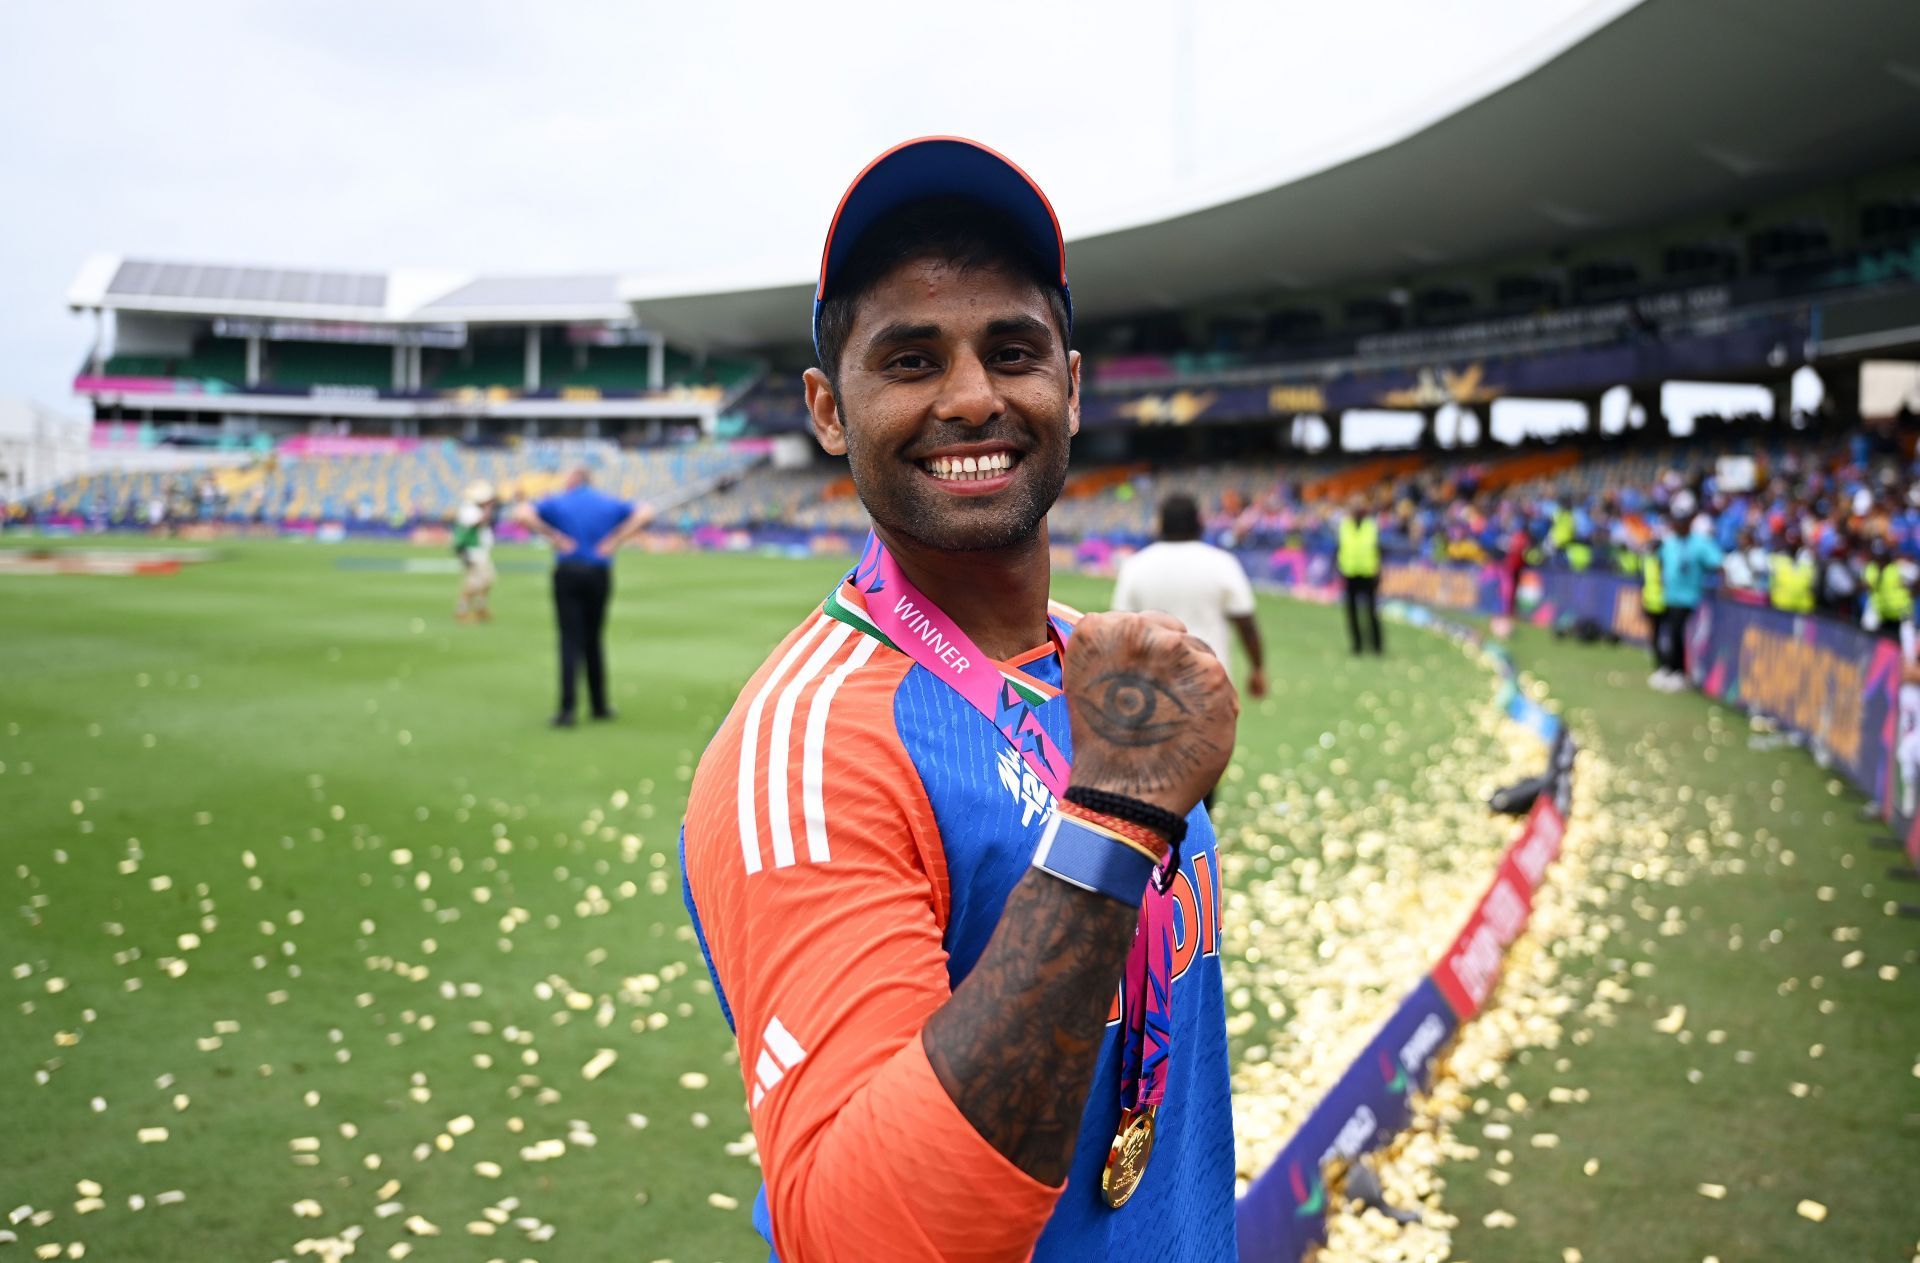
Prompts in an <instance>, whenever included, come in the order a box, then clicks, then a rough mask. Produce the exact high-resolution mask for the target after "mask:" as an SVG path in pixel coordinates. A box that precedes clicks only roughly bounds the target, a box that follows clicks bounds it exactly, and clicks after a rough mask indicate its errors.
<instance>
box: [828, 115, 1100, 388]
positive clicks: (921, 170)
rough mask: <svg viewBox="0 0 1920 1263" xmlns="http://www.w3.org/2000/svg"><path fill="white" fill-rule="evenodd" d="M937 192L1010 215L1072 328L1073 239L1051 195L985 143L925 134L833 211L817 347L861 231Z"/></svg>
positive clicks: (898, 149) (860, 181)
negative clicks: (1054, 286) (1051, 278)
mask: <svg viewBox="0 0 1920 1263" xmlns="http://www.w3.org/2000/svg"><path fill="white" fill-rule="evenodd" d="M932 197H966V198H971V199H973V200H974V201H977V202H981V203H983V204H985V205H987V206H990V207H992V208H993V209H994V210H997V211H999V212H1001V213H1002V214H1004V215H1005V216H1007V218H1008V219H1009V220H1011V221H1012V223H1013V226H1014V230H1015V231H1016V232H1018V233H1019V235H1020V238H1021V241H1022V243H1023V244H1024V245H1025V246H1026V247H1027V249H1028V250H1030V251H1031V252H1032V254H1033V257H1034V258H1036V259H1038V260H1039V261H1040V262H1041V263H1042V264H1044V265H1046V267H1047V268H1048V270H1049V272H1052V273H1057V274H1058V280H1059V285H1060V293H1061V294H1062V295H1063V296H1064V297H1065V299H1066V303H1067V321H1068V328H1069V331H1071V327H1072V321H1073V292H1072V291H1071V290H1069V289H1068V288H1067V243H1066V240H1065V238H1063V237H1062V236H1061V235H1060V220H1059V218H1058V217H1056V216H1055V215H1054V213H1053V204H1052V203H1051V202H1049V201H1047V195H1046V194H1045V193H1042V192H1041V191H1040V186H1039V185H1038V184H1035V183H1034V182H1033V177H1031V176H1029V175H1028V174H1027V173H1026V172H1025V171H1022V170H1021V169H1020V168H1019V167H1017V166H1015V165H1014V164H1013V163H1012V162H1009V161H1008V160H1007V159H1006V158H1005V157H1003V156H1002V155H1000V154H998V153H995V152H994V151H993V150H991V149H989V148H987V147H986V146H985V145H982V144H980V143H978V142H976V141H971V140H966V139H964V138H962V137H959V136H922V137H921V138H920V139H918V140H909V141H904V142H902V143H900V144H898V145H895V146H894V147H893V148H891V149H889V150H887V151H886V152H885V153H883V154H881V155H880V156H879V157H878V158H875V159H874V160H873V161H872V162H870V163H868V164H867V166H866V169H865V170H864V171H862V172H861V173H860V174H859V175H857V176H855V177H854V178H853V183H852V184H850V185H848V186H847V191H846V194H845V195H844V196H843V197H841V199H840V205H839V207H838V208H837V209H836V210H835V211H834V212H833V223H832V224H830V225H829V226H828V228H827V244H826V248H825V249H823V250H822V251H821V252H820V283H819V285H818V286H816V287H815V289H814V291H813V347H814V350H815V351H816V352H818V351H819V349H820V308H821V306H822V305H823V304H824V303H825V302H826V300H827V298H828V296H829V295H830V294H831V293H832V292H833V283H834V280H835V279H836V278H837V277H838V276H839V274H840V272H841V270H842V269H843V268H844V267H845V266H846V262H847V260H848V259H849V258H850V257H852V255H853V249H854V247H855V246H856V245H858V244H859V241H860V238H861V236H862V235H864V234H865V233H866V231H867V229H869V228H871V227H873V226H874V224H876V223H878V222H879V221H880V219H881V218H882V217H883V216H885V215H886V214H888V213H889V212H891V211H893V210H896V209H898V208H899V207H902V206H906V205H908V204H910V203H913V202H919V201H924V200H926V199H927V198H932Z"/></svg>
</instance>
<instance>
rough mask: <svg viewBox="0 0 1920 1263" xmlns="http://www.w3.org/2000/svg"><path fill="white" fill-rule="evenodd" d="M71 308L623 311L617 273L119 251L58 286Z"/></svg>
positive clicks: (533, 315) (602, 315) (405, 320)
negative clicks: (176, 257) (194, 257)
mask: <svg viewBox="0 0 1920 1263" xmlns="http://www.w3.org/2000/svg"><path fill="white" fill-rule="evenodd" d="M67 303H68V305H69V306H71V307H74V308H77V309H81V310H108V311H127V312H137V313H140V314H145V315H174V316H257V317H262V318H266V319H284V320H338V321H351V322H355V323H391V324H437V323H444V322H451V321H463V322H466V323H468V324H495V323H497V324H541V323H562V322H567V321H599V320H626V319H630V318H631V316H632V312H631V310H630V309H629V308H628V307H627V305H626V303H625V302H624V301H623V300H622V299H621V297H620V278H619V277H618V276H616V275H614V274H612V273H602V274H599V275H592V276H468V275H463V274H460V273H444V272H423V271H396V272H391V273H377V272H374V273H368V272H328V271H316V270H313V269H306V268H273V267H237V266H232V265H228V264H217V263H203V262H202V263H196V262H182V261H162V260H154V259H123V258H120V257H119V256H117V255H96V256H94V257H93V258H91V259H89V260H87V262H86V265H85V266H84V267H82V268H81V271H80V275H79V276H78V277H77V278H75V280H74V282H73V284H72V286H71V287H69V289H68V291H67Z"/></svg>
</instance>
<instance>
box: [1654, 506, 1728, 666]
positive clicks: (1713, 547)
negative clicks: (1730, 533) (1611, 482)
mask: <svg viewBox="0 0 1920 1263" xmlns="http://www.w3.org/2000/svg"><path fill="white" fill-rule="evenodd" d="M1692 507H1693V506H1692V503H1691V497H1689V498H1688V499H1687V500H1676V507H1675V509H1674V514H1673V525H1672V529H1671V530H1669V531H1668V532H1667V536H1666V538H1665V539H1663V540H1661V541H1660V580H1661V585H1662V586H1663V587H1664V588H1665V590H1666V598H1667V610H1666V613H1665V614H1664V615H1663V616H1662V617H1663V618H1664V620H1665V621H1666V624H1667V626H1666V629H1665V630H1666V636H1667V638H1666V640H1665V642H1664V645H1665V653H1664V656H1663V661H1662V662H1661V664H1660V671H1659V672H1657V673H1656V675H1657V676H1658V677H1659V678H1660V679H1661V683H1660V684H1658V685H1656V687H1658V688H1661V689H1662V690H1664V691H1666V692H1670V693H1671V692H1676V691H1678V690H1680V689H1682V688H1685V687H1686V684H1687V622H1688V620H1689V619H1691V618H1692V617H1693V611H1694V610H1695V609H1697V608H1698V607H1699V605H1700V601H1701V599H1702V598H1703V597H1704V596H1705V595H1706V587H1707V581H1708V580H1709V579H1711V578H1713V577H1714V576H1715V575H1717V574H1718V573H1719V571H1720V563H1721V562H1722V561H1723V560H1724V559H1725V558H1724V556H1723V555H1722V553H1721V551H1720V546H1719V545H1718V544H1716V543H1714V542H1713V536H1712V535H1710V534H1708V533H1707V531H1706V530H1704V529H1702V530H1694V529H1693V520H1692V517H1691V516H1690V513H1689V512H1688V510H1690V509H1691V508H1692ZM1704 525H1705V524H1704V523H1703V524H1702V526H1703V527H1704Z"/></svg>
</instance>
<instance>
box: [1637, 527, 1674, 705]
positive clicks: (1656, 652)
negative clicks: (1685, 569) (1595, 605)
mask: <svg viewBox="0 0 1920 1263" xmlns="http://www.w3.org/2000/svg"><path fill="white" fill-rule="evenodd" d="M1635 558H1636V562H1637V564H1638V568H1639V570H1640V609H1641V612H1642V613H1644V614H1645V615H1646V616H1647V648H1648V649H1649V650H1651V651H1652V653H1653V674H1652V675H1651V676H1650V677H1648V679H1647V683H1648V684H1650V685H1652V686H1653V687H1654V688H1657V689H1661V690H1662V691H1664V690H1665V689H1666V688H1667V677H1666V670H1665V667H1666V662H1667V655H1666V654H1665V653H1663V652H1661V651H1662V649H1663V648H1664V646H1665V643H1666V642H1665V637H1666V635H1667V588H1666V585H1665V584H1664V583H1662V582H1661V578H1660V538H1659V536H1658V535H1657V534H1656V535H1655V536H1654V538H1652V539H1651V540H1649V541H1647V551H1646V552H1645V553H1640V554H1635Z"/></svg>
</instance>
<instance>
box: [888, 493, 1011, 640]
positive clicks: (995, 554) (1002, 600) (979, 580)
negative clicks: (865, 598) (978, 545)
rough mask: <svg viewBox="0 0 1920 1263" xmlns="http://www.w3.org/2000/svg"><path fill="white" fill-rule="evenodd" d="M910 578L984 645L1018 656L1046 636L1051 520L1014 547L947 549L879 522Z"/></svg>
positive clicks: (892, 549) (908, 578) (931, 599)
mask: <svg viewBox="0 0 1920 1263" xmlns="http://www.w3.org/2000/svg"><path fill="white" fill-rule="evenodd" d="M874 531H875V533H876V534H878V535H879V536H880V542H881V543H883V544H885V545H886V546H887V551H888V552H890V553H892V554H893V559H894V560H895V561H897V562H898V563H900V569H901V570H902V571H904V572H905V574H906V576H907V581H908V582H909V583H911V584H913V586H914V587H916V588H918V589H919V590H920V592H921V594H922V595H923V596H925V597H926V598H927V599H928V600H929V601H932V602H933V603H934V604H935V605H937V606H939V607H940V608H941V609H942V610H944V611H945V612H946V614H947V617H949V618H951V619H952V620H953V621H954V622H955V623H957V624H959V626H960V630H961V631H963V632H965V633H967V635H968V636H969V637H970V638H971V639H972V640H973V643H974V644H976V645H978V646H980V650H981V652H983V653H986V654H988V655H990V656H992V657H994V658H996V659H1000V660H1005V659H1008V658H1015V657H1018V656H1019V655H1021V654H1023V653H1025V652H1026V651H1027V650H1029V649H1032V648H1034V647H1036V646H1038V645H1043V644H1045V643H1046V640H1047V593H1048V570H1049V561H1048V553H1047V525H1046V523H1045V522H1042V523H1041V524H1040V529H1039V530H1038V531H1037V532H1035V534H1034V536H1033V538H1031V539H1028V540H1025V541H1023V542H1021V543H1018V544H1015V545H1013V546H1012V547H1010V548H999V549H991V550H982V551H969V552H946V551H942V550H940V549H935V548H929V547H927V546H926V545H925V544H922V543H920V542H919V541H917V540H913V539H909V538H906V537H904V536H902V535H900V534H899V533H897V532H894V531H889V530H887V529H886V528H885V527H882V526H878V525H876V526H875V528H874Z"/></svg>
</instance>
